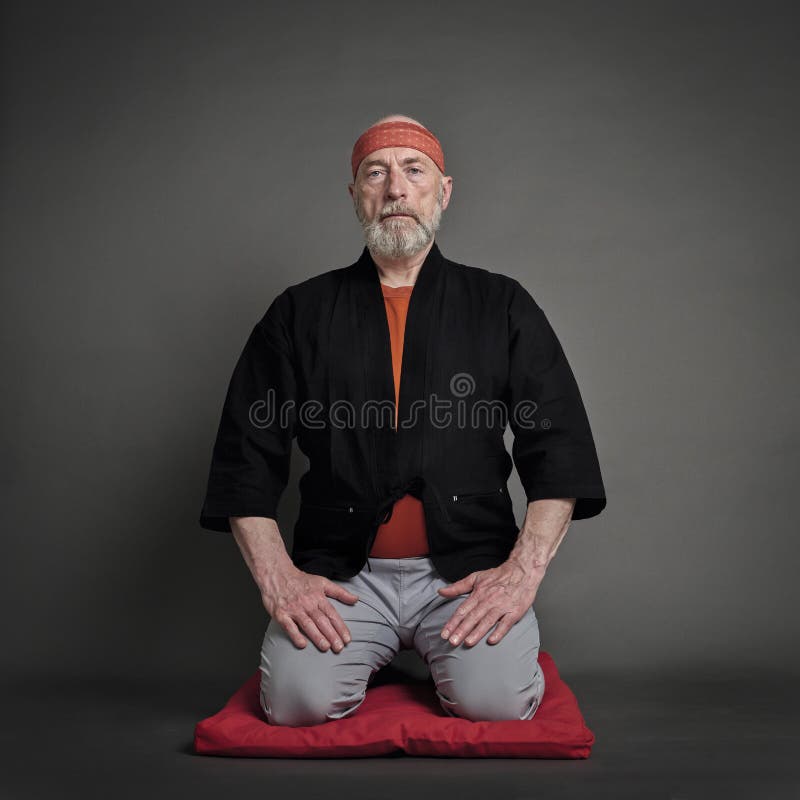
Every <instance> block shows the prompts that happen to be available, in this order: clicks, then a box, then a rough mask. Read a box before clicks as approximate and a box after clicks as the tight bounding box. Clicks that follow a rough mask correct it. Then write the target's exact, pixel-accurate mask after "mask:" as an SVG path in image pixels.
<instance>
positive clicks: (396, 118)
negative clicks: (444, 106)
mask: <svg viewBox="0 0 800 800" xmlns="http://www.w3.org/2000/svg"><path fill="white" fill-rule="evenodd" d="M381 122H413V123H414V124H415V125H419V126H420V128H425V130H428V127H427V125H423V124H422V123H421V122H420V121H419V120H418V119H414V117H406V116H405V115H403V114H389V116H388V117H381V118H380V119H376V120H375V122H373V123H372V125H380V124H381ZM372 125H370V127H372Z"/></svg>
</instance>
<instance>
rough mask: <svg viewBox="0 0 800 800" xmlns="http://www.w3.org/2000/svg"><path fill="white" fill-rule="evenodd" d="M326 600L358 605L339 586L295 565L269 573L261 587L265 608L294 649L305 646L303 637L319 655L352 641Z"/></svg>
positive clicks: (337, 615) (352, 595)
mask: <svg viewBox="0 0 800 800" xmlns="http://www.w3.org/2000/svg"><path fill="white" fill-rule="evenodd" d="M328 597H335V598H336V599H337V600H341V601H342V602H344V603H349V604H350V605H353V604H355V603H357V602H358V597H357V596H356V595H354V594H353V593H352V592H348V591H347V589H345V588H344V587H342V586H339V584H338V583H334V582H333V581H331V580H329V579H328V578H326V577H324V576H323V575H312V574H309V573H307V572H303V571H302V570H300V569H298V568H297V567H295V566H294V564H290V565H289V566H286V567H283V568H281V569H273V570H271V571H270V574H269V577H268V579H267V580H266V582H265V584H264V585H262V587H261V600H262V602H263V603H264V608H266V609H267V612H268V613H269V615H270V616H271V617H272V618H273V619H274V620H275V621H276V622H278V624H280V625H281V627H282V628H283V629H284V630H285V631H286V633H287V634H288V635H289V638H290V639H291V640H292V642H293V643H294V645H295V647H299V648H303V647H305V646H306V640H305V638H304V637H303V634H305V635H306V636H307V637H308V638H309V639H311V641H312V642H314V644H315V645H316V646H317V648H318V649H319V650H321V651H322V652H325V651H326V650H328V648H330V647H332V648H333V651H334V653H338V652H340V651H341V650H343V649H344V646H345V645H346V644H347V643H348V642H349V641H350V640H351V638H352V637H351V635H350V631H349V630H348V629H347V625H345V623H344V620H343V619H342V618H341V616H339V612H338V611H337V610H336V609H335V608H334V607H333V605H332V604H331V603H330V602H328Z"/></svg>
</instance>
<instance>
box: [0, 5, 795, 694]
mask: <svg viewBox="0 0 800 800" xmlns="http://www.w3.org/2000/svg"><path fill="white" fill-rule="evenodd" d="M3 15H4V19H3V31H4V32H3V48H2V49H3V56H2V57H3V74H2V81H3V88H2V107H3V115H2V118H3V121H2V190H1V191H2V237H1V238H2V261H3V270H2V282H3V286H2V297H3V301H4V302H3V313H2V318H1V320H0V321H1V323H2V327H3V337H2V341H3V359H4V364H3V386H4V391H3V393H2V415H3V426H2V431H3V433H2V452H3V458H2V461H1V462H0V463H1V464H2V493H3V497H2V502H3V509H4V514H3V535H4V542H5V547H4V554H3V558H2V562H1V564H2V566H0V570H1V572H0V602H2V606H3V612H4V613H3V615H2V628H1V629H0V636H2V641H3V648H2V650H3V659H2V670H3V674H4V676H7V675H16V674H25V675H41V676H42V677H45V678H46V677H48V676H52V675H58V676H60V677H63V676H69V675H97V676H102V677H104V678H113V677H115V676H137V677H140V676H145V677H147V676H165V675H166V676H171V677H176V678H180V677H181V676H195V677H197V678H201V679H202V678H203V677H206V676H208V677H215V678H220V677H224V678H226V679H229V680H230V681H231V682H232V685H234V683H235V682H236V681H238V680H240V679H243V678H244V677H246V676H247V675H249V674H251V672H252V671H253V670H254V669H255V668H256V666H257V663H258V651H259V647H260V643H261V638H262V636H263V632H264V628H265V626H266V624H267V621H268V619H267V615H266V612H265V611H264V610H263V608H262V606H261V603H260V598H259V595H258V593H257V590H256V587H255V584H254V583H253V581H252V579H251V577H250V574H249V572H248V571H247V568H246V566H245V564H244V561H243V560H242V558H241V556H240V554H239V551H238V548H237V547H236V544H235V542H234V541H233V539H232V538H231V537H230V536H229V535H227V534H217V533H213V532H208V531H203V530H201V529H200V528H199V527H198V524H197V517H198V515H199V510H200V506H201V504H202V499H203V495H204V491H205V483H206V479H207V475H208V467H209V463H210V457H211V448H212V445H213V441H214V436H215V433H216V427H217V424H218V421H219V415H220V412H221V408H222V402H223V399H224V394H225V390H226V388H227V382H228V380H229V377H230V374H231V371H232V369H233V366H234V364H235V361H236V359H237V357H238V355H239V353H240V352H241V349H242V347H243V345H244V342H245V339H246V337H247V335H248V333H249V331H250V329H251V328H252V326H253V325H254V324H255V322H256V321H257V320H258V319H259V318H260V316H261V315H262V314H263V312H264V311H265V310H266V307H267V306H268V304H269V302H270V301H271V300H272V298H273V297H274V296H275V295H276V294H277V293H278V292H279V291H281V290H282V289H283V288H285V287H286V286H287V285H289V284H291V283H297V282H299V281H301V280H303V279H304V278H306V277H309V276H312V275H315V274H318V273H320V272H322V271H325V270H328V269H332V268H334V267H339V266H345V265H347V264H350V263H352V262H353V261H355V260H356V258H357V257H358V255H359V253H360V252H361V249H362V247H363V240H362V239H361V233H360V228H359V226H358V223H357V220H356V218H355V214H354V212H353V208H352V203H351V201H350V198H349V196H348V194H347V189H346V185H347V183H348V181H349V178H350V176H349V171H348V170H349V155H350V149H351V148H352V145H353V142H354V141H355V139H356V138H357V136H358V135H359V134H360V133H361V132H362V131H363V130H364V129H365V128H366V127H367V126H368V125H369V124H371V123H372V122H373V121H374V120H375V119H377V118H378V117H380V116H383V115H386V114H390V113H401V114H407V115H410V116H413V117H416V118H418V119H420V120H421V121H422V122H423V123H424V124H426V125H427V126H429V127H430V128H431V129H432V130H433V131H434V132H435V133H436V134H437V136H438V137H439V138H440V140H441V141H442V143H443V147H444V152H445V163H446V167H447V173H448V174H450V175H452V176H453V177H454V190H453V198H452V202H451V204H450V207H449V208H448V210H447V211H446V212H445V214H444V216H443V222H442V229H441V231H440V233H439V234H438V236H437V242H438V243H439V245H440V247H441V249H442V251H443V253H444V255H445V256H446V257H448V258H450V259H452V260H455V261H459V262H461V263H465V264H470V265H473V266H482V267H486V268H488V269H490V270H493V271H497V272H503V273H506V274H508V275H511V276H513V277H515V278H517V279H519V280H520V281H521V282H522V283H523V284H524V285H525V286H526V287H527V288H528V289H529V290H530V292H531V293H532V294H533V296H534V297H535V298H536V299H537V301H538V302H539V304H540V305H541V306H542V307H543V309H544V310H545V312H546V314H547V315H548V318H549V319H550V321H551V323H552V324H553V326H554V328H555V330H556V332H557V334H558V336H559V338H560V340H561V342H562V344H563V346H564V349H565V351H566V353H567V356H568V358H569V360H570V363H571V365H572V367H573V369H574V371H575V374H576V376H577V379H578V383H579V385H580V388H581V391H582V395H583V399H584V402H585V404H586V406H587V410H588V413H589V418H590V421H591V423H592V428H593V432H594V436H595V441H596V444H597V448H598V453H599V457H600V463H601V467H602V470H603V477H604V480H605V484H606V490H607V494H608V507H607V508H606V510H605V511H604V512H603V513H602V514H601V515H600V516H599V517H596V518H593V519H590V520H585V521H578V522H574V523H573V524H572V526H571V528H570V531H569V533H568V534H567V537H566V539H565V540H564V542H563V544H562V546H561V548H560V549H559V552H558V555H557V556H556V559H555V560H554V561H553V562H552V563H551V565H550V568H549V570H548V573H547V576H546V577H545V580H544V582H543V584H542V586H541V589H540V591H539V595H538V596H537V598H536V608H537V614H538V617H539V621H540V628H541V634H542V648H543V649H544V650H546V651H548V652H550V653H551V654H552V655H553V656H554V658H555V659H556V661H557V663H558V664H559V668H560V669H561V671H562V673H563V674H565V675H567V676H569V675H577V674H580V673H594V674H608V675H612V674H613V675H616V676H619V675H628V674H629V675H632V676H633V675H641V674H650V675H652V674H653V673H664V674H665V675H674V674H677V673H680V674H695V675H702V674H705V675H712V676H742V675H750V676H755V675H759V674H762V675H769V674H776V673H784V674H785V673H791V674H796V673H797V671H798V659H797V656H798V648H799V643H800V637H799V636H798V624H797V615H796V612H795V609H796V608H797V607H798V603H800V590H798V582H797V580H796V571H797V563H798V555H800V547H799V546H798V536H797V522H796V520H795V519H794V498H795V496H796V491H797V490H796V483H797V475H798V468H797V464H798V459H799V458H800V436H799V435H798V425H797V416H796V415H797V408H798V405H800V397H798V369H797V366H798V365H797V342H798V333H799V331H798V320H800V313H798V312H799V311H800V309H798V278H797V266H798V254H799V253H798V250H799V249H800V248H798V234H797V229H798V228H797V223H798V218H797V188H798V177H800V176H798V159H797V141H798V140H799V139H800V125H799V124H798V122H799V121H800V115H799V114H798V100H797V98H798V87H799V84H800V82H799V81H798V73H799V70H798V55H797V46H796V42H797V27H796V25H795V24H794V19H793V16H794V15H793V13H792V6H791V4H775V3H766V4H764V3H759V4H755V3H749V4H744V5H736V6H733V5H732V4H728V3H713V2H706V3H688V2H677V3H675V2H673V3H659V2H648V3H622V2H613V3H603V4H600V3H588V2H587V3H558V4H556V3H530V2H525V3H522V2H507V3H495V4H491V5H483V4H481V5H478V4H463V3H458V4H440V5H437V6H432V5H430V4H427V3H415V2H408V3H405V4H403V5H402V6H391V7H388V6H387V7H385V6H375V5H374V4H371V3H347V4H331V5H329V6H323V5H322V4H303V3H299V4H294V5H292V6H291V7H290V6H289V5H288V4H270V3H256V2H253V3H244V2H239V3H226V4H224V5H223V4H220V3H171V4H155V3H136V4H132V3H115V4H113V5H111V6H109V5H106V4H100V3H96V4H89V3H74V4H70V5H69V6H65V5H61V4H56V3H37V4H26V3H5V4H4V11H3ZM507 437H508V438H507V442H508V444H509V446H510V443H511V439H510V436H509V435H508V434H507ZM304 469H305V467H304V463H303V458H302V455H301V454H300V453H299V451H298V450H297V449H295V454H294V459H293V466H292V481H291V482H290V486H289V489H288V490H287V492H286V494H285V495H284V498H283V501H282V504H281V514H280V516H281V519H280V525H281V529H282V531H283V532H284V536H285V537H286V538H287V540H289V541H290V537H291V530H292V525H293V523H294V519H295V516H296V511H297V500H298V497H297V492H296V481H297V478H298V477H299V475H300V474H301V473H302V471H304ZM511 487H512V490H513V497H514V502H515V507H516V511H517V518H518V520H519V521H520V522H521V520H522V517H523V514H524V495H523V493H522V490H521V487H520V485H519V482H518V480H517V478H516V475H514V478H513V482H512V485H511Z"/></svg>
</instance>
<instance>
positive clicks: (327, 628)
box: [311, 608, 344, 653]
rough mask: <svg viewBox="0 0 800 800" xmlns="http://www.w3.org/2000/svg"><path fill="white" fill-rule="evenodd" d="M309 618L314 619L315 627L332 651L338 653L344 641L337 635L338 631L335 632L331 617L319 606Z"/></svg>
mask: <svg viewBox="0 0 800 800" xmlns="http://www.w3.org/2000/svg"><path fill="white" fill-rule="evenodd" d="M311 618H312V619H313V620H314V622H315V623H316V625H317V627H318V628H319V629H320V631H321V632H322V635H323V636H324V637H325V638H326V639H327V640H328V641H329V642H330V644H331V648H332V649H333V651H334V652H335V653H338V652H339V651H340V650H341V649H342V648H343V647H344V642H343V641H342V639H341V637H340V636H339V633H338V632H337V630H336V628H334V627H333V625H332V624H331V619H330V617H329V616H328V615H327V614H326V613H325V610H324V609H322V608H319V609H318V610H316V611H312V612H311Z"/></svg>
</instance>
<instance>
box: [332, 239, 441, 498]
mask: <svg viewBox="0 0 800 800" xmlns="http://www.w3.org/2000/svg"><path fill="white" fill-rule="evenodd" d="M444 263H445V259H444V257H443V256H442V253H441V251H440V250H439V247H438V246H437V244H436V242H435V241H434V243H433V245H432V246H431V249H430V251H429V252H428V254H427V256H426V257H425V260H424V261H423V263H422V267H421V268H420V270H419V272H418V273H417V280H416V282H415V284H414V289H413V291H412V292H411V297H410V300H409V305H408V314H407V316H406V327H405V335H404V339H403V361H402V365H401V377H400V402H399V410H398V426H399V428H398V430H397V431H395V430H394V429H393V428H392V427H390V426H389V425H388V424H385V423H386V417H385V416H384V417H382V418H381V419H382V421H383V425H382V427H379V426H377V425H376V424H375V421H374V420H375V417H374V416H373V418H372V424H370V426H369V429H368V430H366V431H365V433H367V434H368V437H367V438H369V437H370V436H371V437H372V442H373V446H374V448H375V450H374V458H375V462H376V463H375V466H376V471H375V470H369V471H370V472H375V474H374V478H375V486H374V490H375V493H376V496H377V497H378V498H380V497H381V496H384V495H385V493H386V491H387V490H389V491H391V489H392V487H398V486H401V485H404V484H406V483H407V482H408V481H410V480H412V479H413V478H414V477H415V476H417V475H420V474H421V472H422V470H423V464H424V461H423V441H424V436H423V433H424V431H425V428H426V426H427V425H428V402H427V398H428V395H429V393H430V389H429V383H430V378H429V370H430V367H431V348H432V346H433V341H432V339H433V336H434V334H433V329H432V325H433V321H434V320H435V319H440V318H441V305H442V301H443V297H442V296H443V284H444ZM329 345H330V348H331V351H332V352H335V353H336V357H334V358H332V359H331V365H332V369H333V374H332V376H331V378H332V379H331V382H330V400H331V401H335V400H336V399H337V398H338V399H345V398H346V399H351V400H354V401H356V405H357V411H359V412H360V410H361V406H360V405H359V403H360V402H363V401H364V400H373V401H376V402H378V403H380V404H382V405H383V404H384V403H386V404H387V405H388V406H389V407H391V408H393V407H394V399H395V392H394V377H393V373H392V352H391V340H390V336H389V324H388V320H387V317H386V307H385V304H384V298H383V292H382V291H381V285H380V275H379V273H378V268H377V266H376V264H375V262H374V260H373V259H372V255H371V254H370V252H369V249H368V248H367V247H364V249H363V251H362V253H361V256H360V257H359V259H358V261H356V263H355V264H353V265H352V267H350V268H348V269H346V270H345V280H344V283H343V285H342V289H341V293H340V296H339V298H338V300H337V303H336V308H335V310H334V314H333V318H332V325H331V341H330V343H329ZM415 400H417V401H419V400H425V401H426V402H425V405H424V407H423V409H421V410H420V409H417V410H416V413H415V414H412V412H411V405H412V403H413V402H414V401H415ZM391 421H392V422H393V421H394V414H393V413H392V414H391ZM404 421H406V427H404V426H403V422H404ZM409 421H411V423H413V424H411V425H410V426H409ZM342 433H344V432H343V431H338V430H336V429H334V435H336V436H337V437H341V439H340V441H341V442H342V444H343V445H344V444H345V439H346V438H347V437H343V436H342ZM356 438H357V439H358V437H356ZM362 444H363V446H364V448H365V449H364V450H363V451H360V448H358V447H357V446H356V445H354V444H353V441H352V440H350V444H349V446H345V447H344V450H343V451H341V452H342V457H341V458H339V457H336V456H335V460H336V465H335V466H337V467H341V470H343V471H344V473H350V476H352V477H354V476H353V475H352V473H351V470H352V468H353V467H352V464H353V457H354V456H356V460H363V459H366V458H371V456H370V453H369V452H368V448H369V446H368V444H367V442H366V441H364V442H363V443H362ZM354 447H356V448H357V449H358V450H359V451H360V452H358V453H353V448H354ZM335 452H336V448H334V453H335ZM337 471H338V470H337ZM362 474H363V473H362ZM342 478H343V479H344V483H345V484H348V483H349V480H348V475H347V474H343V475H342Z"/></svg>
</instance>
